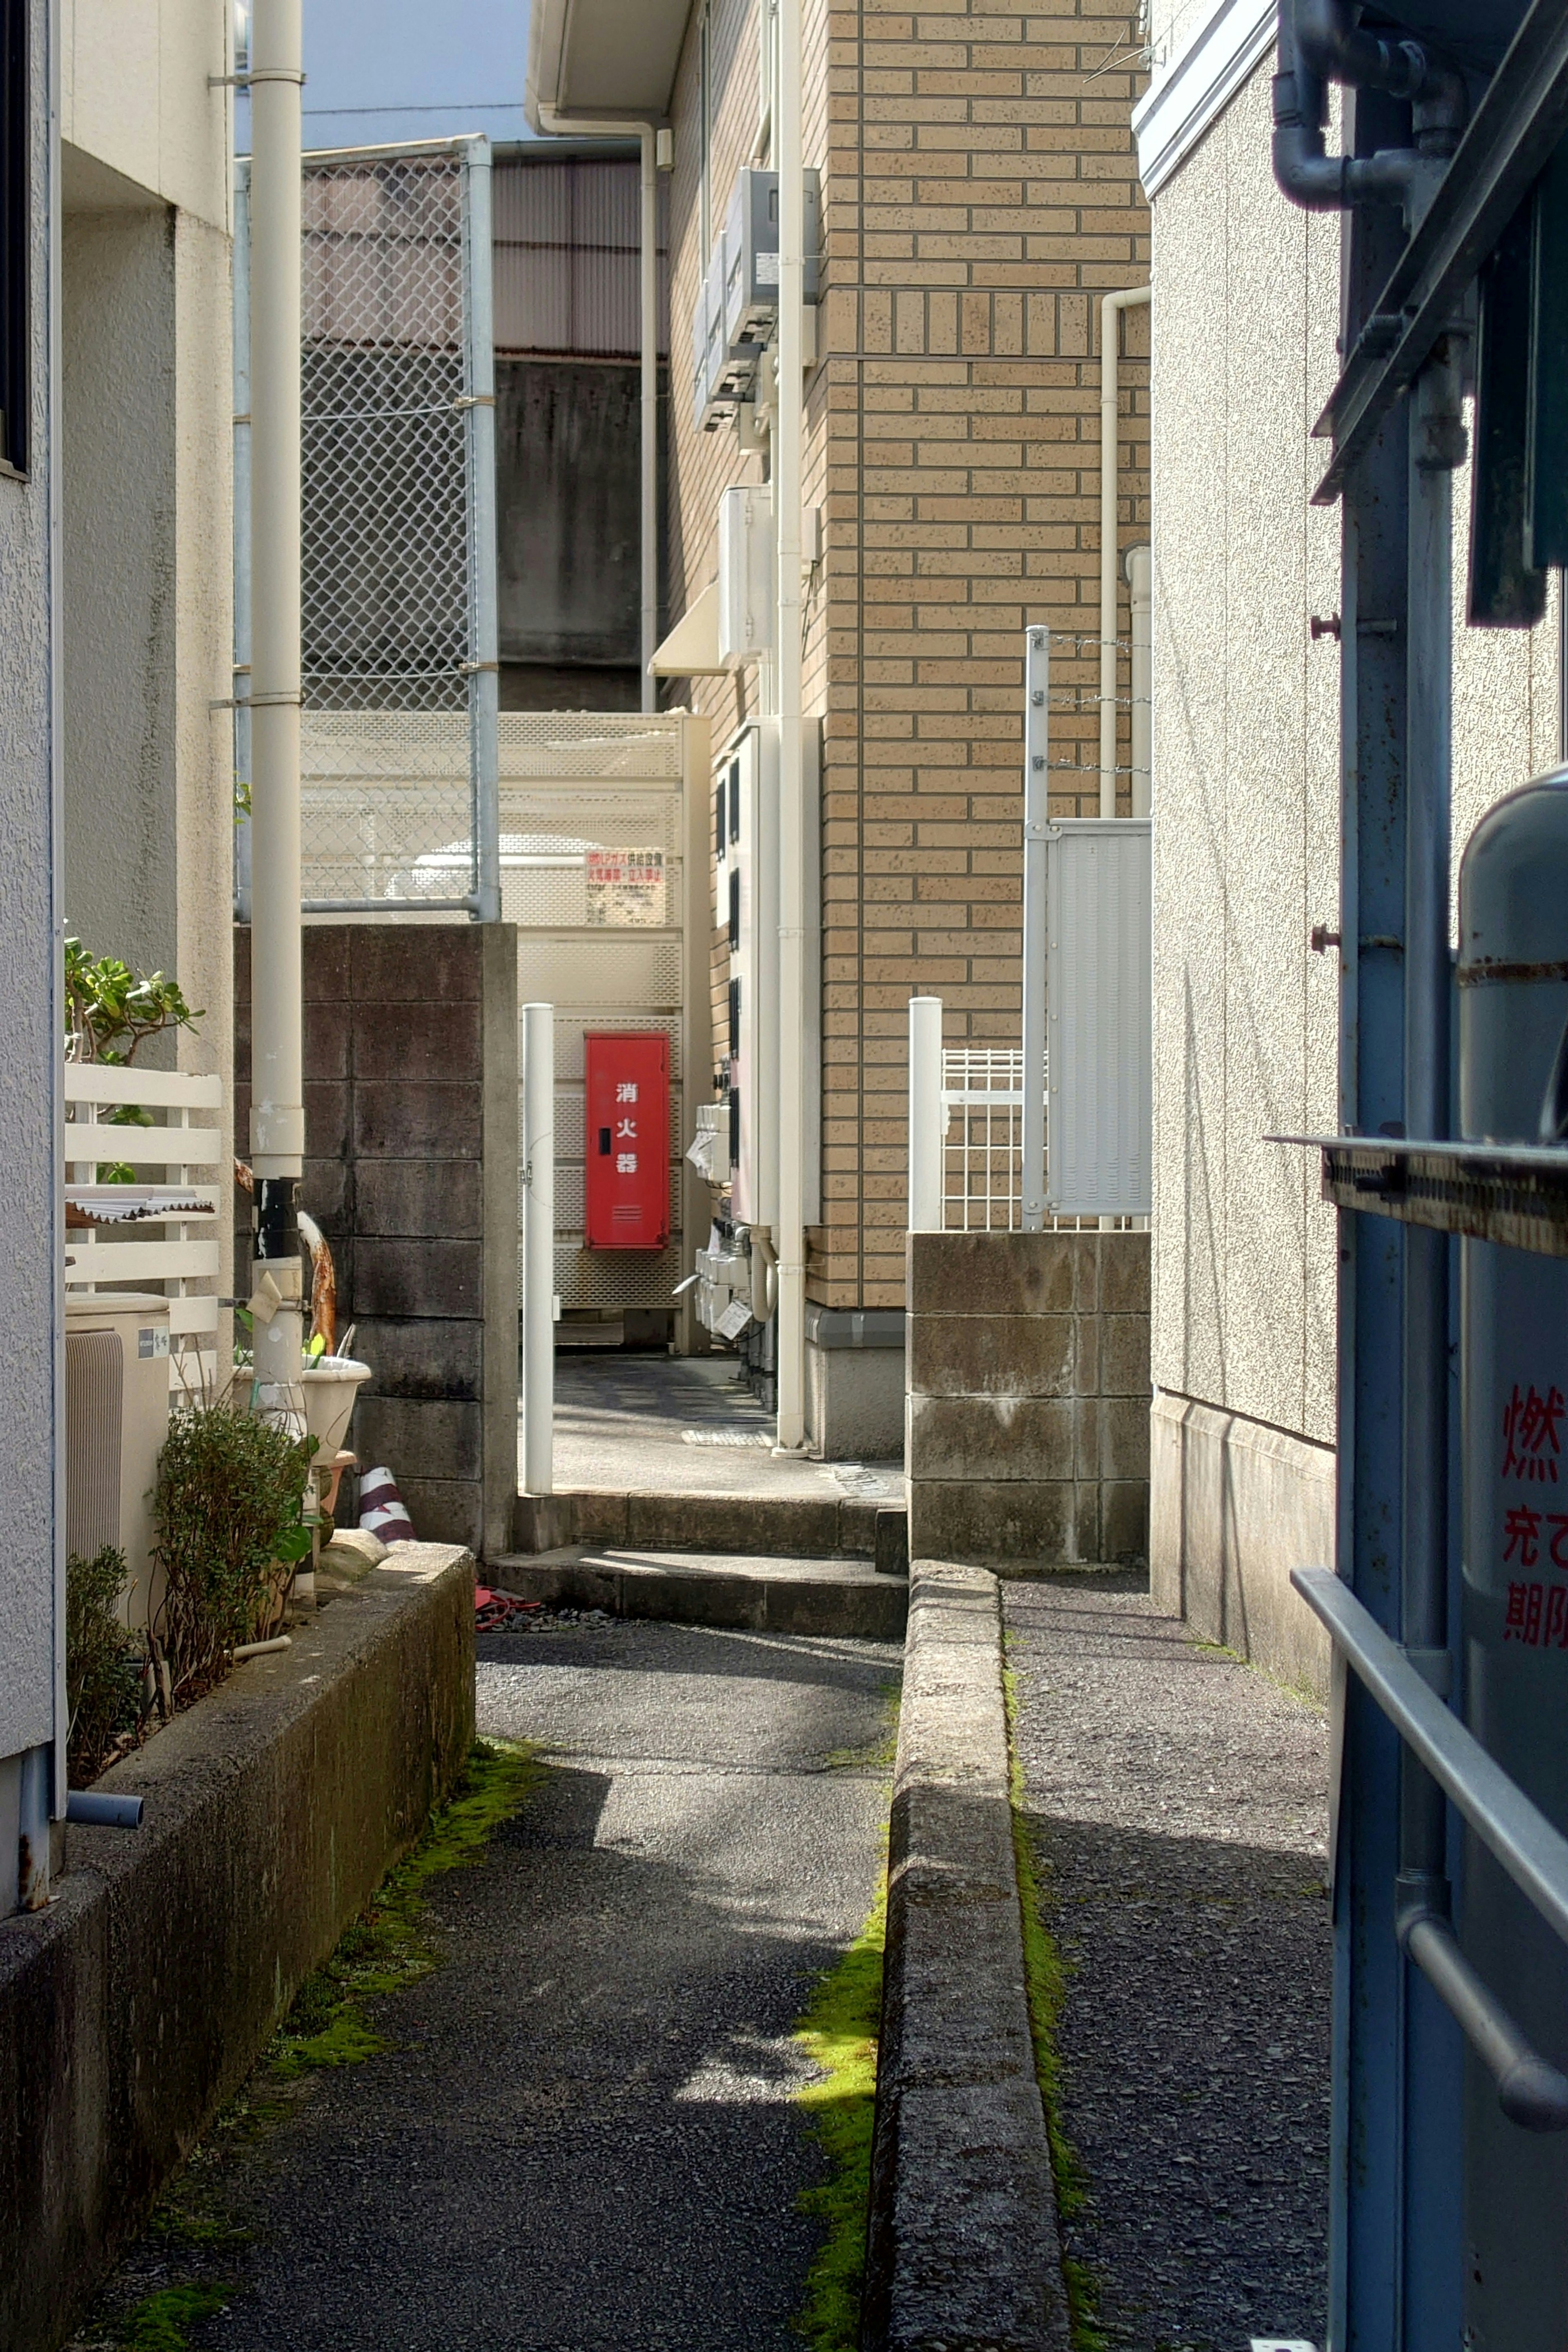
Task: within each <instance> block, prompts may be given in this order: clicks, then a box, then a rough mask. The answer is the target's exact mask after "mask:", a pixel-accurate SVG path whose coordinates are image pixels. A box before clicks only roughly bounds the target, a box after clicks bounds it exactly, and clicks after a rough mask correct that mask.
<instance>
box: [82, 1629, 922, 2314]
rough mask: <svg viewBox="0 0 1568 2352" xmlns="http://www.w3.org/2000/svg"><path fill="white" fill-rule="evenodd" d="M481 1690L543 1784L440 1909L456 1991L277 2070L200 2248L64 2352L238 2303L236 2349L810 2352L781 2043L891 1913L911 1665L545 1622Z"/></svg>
mask: <svg viewBox="0 0 1568 2352" xmlns="http://www.w3.org/2000/svg"><path fill="white" fill-rule="evenodd" d="M478 1672H479V1731H480V1734H481V1736H484V1735H487V1734H488V1735H489V1736H491V1737H492V1738H506V1739H526V1740H528V1741H530V1742H534V1743H538V1745H539V1747H540V1748H541V1750H542V1760H543V1763H544V1768H545V1769H544V1771H543V1774H542V1778H541V1780H539V1782H538V1784H537V1785H536V1787H535V1788H534V1789H533V1790H531V1793H530V1794H529V1795H528V1797H527V1798H526V1800H525V1801H524V1802H523V1804H522V1806H521V1810H520V1811H518V1812H517V1813H516V1815H515V1816H514V1817H513V1818H512V1819H511V1820H510V1821H509V1822H504V1823H503V1824H502V1825H501V1827H500V1829H499V1830H498V1831H497V1832H496V1834H495V1836H494V1838H493V1840H492V1842H491V1844H490V1847H489V1855H488V1858H487V1860H486V1861H485V1862H484V1863H483V1864H481V1865H480V1866H479V1867H478V1868H475V1869H468V1870H458V1871H455V1872H453V1873H451V1874H448V1875H446V1876H444V1877H442V1878H440V1879H437V1881H435V1882H434V1884H433V1887H432V1895H431V1916H432V1925H433V1926H434V1928H435V1930H436V1935H437V1941H438V1945H439V1948H440V1952H441V1956H442V1965H441V1966H440V1967H439V1968H438V1969H437V1971H436V1972H435V1973H434V1974H433V1975H431V1976H429V1977H427V1978H426V1979H424V1980H423V1981H422V1982H420V1983H417V1984H416V1985H414V1986H413V1987H412V1988H410V1989H408V1990H404V1991H400V1992H398V1993H395V1994H394V1995H391V1996H388V1997H386V1998H384V1999H383V2000H373V2001H371V2002H370V2003H369V2004H368V2008H369V2011H370V2014H371V2017H372V2021H373V2023H374V2026H375V2028H376V2029H377V2030H378V2031H379V2032H382V2033H384V2035H385V2036H386V2037H387V2041H388V2044H389V2046H388V2047H387V2048H386V2049H384V2050H383V2051H381V2052H380V2053H376V2054H374V2055H372V2056H370V2057H369V2058H367V2059H365V2060H364V2062H363V2063H359V2064H346V2065H341V2066H337V2067H335V2068H333V2069H331V2071H323V2072H319V2073H316V2074H311V2075H309V2076H307V2077H305V2078H304V2080H303V2083H302V2084H301V2085H300V2086H298V2093H297V2097H294V2098H290V2097H289V2095H288V2093H287V2091H285V2092H284V2093H282V2094H281V2095H280V2093H279V2088H278V2087H277V2085H276V2084H272V2083H270V2082H269V2079H268V2063H267V2061H266V2060H263V2062H262V2065H261V2067H260V2069H259V2070H258V2075H257V2077H255V2078H254V2079H253V2082H252V2084H251V2085H250V2087H249V2090H248V2092H247V2095H246V2096H245V2098H244V2099H243V2100H242V2101H241V2102H240V2110H241V2116H242V2118H243V2119H242V2120H241V2121H240V2122H239V2123H238V2124H237V2125H236V2126H235V2127H233V2128H230V2129H228V2130H225V2129H223V2128H220V2129H218V2130H217V2131H216V2133H214V2134H213V2135H211V2136H210V2137H209V2138H208V2140H207V2143H206V2145H205V2149H204V2152H203V2156H204V2160H203V2162H202V2163H201V2164H200V2165H198V2167H197V2168H196V2178H197V2181H198V2182H199V2187H200V2195H201V2200H202V2205H201V2210H202V2212H203V2215H204V2216H205V2231H206V2236H207V2242H205V2243H199V2244H197V2245H195V2246H194V2247H193V2246H192V2245H190V2244H189V2242H187V2241H185V2240H182V2238H181V2237H180V2235H179V2233H178V2232H177V2231H176V2232H175V2233H174V2235H173V2236H171V2235H170V2234H169V2233H168V2232H167V2231H160V2230H159V2229H158V2228H157V2226H156V2225H155V2226H154V2228H153V2231H152V2232H151V2233H150V2234H149V2235H148V2236H147V2237H145V2238H143V2240H142V2242H141V2243H140V2245H139V2246H138V2248H137V2249H136V2251H135V2252H134V2253H133V2254H132V2257H131V2258H130V2260H129V2261H128V2262H127V2263H126V2264H125V2265H124V2266H123V2267H122V2269H121V2273H119V2275H118V2276H117V2278H116V2279H115V2280H114V2281H113V2282H112V2284H111V2285H110V2289H109V2291H108V2293H107V2294H106V2296H105V2297H104V2298H103V2300H102V2301H101V2302H100V2305H99V2308H98V2310H97V2312H96V2313H95V2315H94V2318H93V2320H92V2321H91V2322H89V2326H88V2327H87V2329H86V2331H85V2332H84V2334H83V2335H82V2336H80V2337H79V2338H78V2339H77V2342H78V2347H79V2352H85V2347H88V2346H90V2345H96V2344H118V2343H120V2342H121V2340H122V2336H121V2326H122V2325H123V2324H124V2323H125V2317H126V2315H127V2314H128V2313H129V2314H135V2313H136V2312H137V2311H138V2310H146V2309H147V2308H148V2307H149V2305H150V2299H151V2305H150V2307H151V2309H152V2311H153V2313H154V2314H156V2313H157V2312H158V2311H159V2309H160V2308H162V2307H166V2306H161V2305H159V2304H158V2302H157V2298H158V2297H159V2296H160V2295H163V2296H164V2297H165V2298H166V2297H167V2296H168V2294H169V2290H170V2289H171V2288H177V2287H178V2286H180V2285H181V2284H184V2283H186V2282H189V2281H193V2280H194V2281H197V2282H205V2283H207V2284H211V2283H213V2282H214V2281H216V2282H217V2283H218V2284H220V2285H222V2286H225V2287H229V2288H231V2289H232V2292H230V2293H228V2294H225V2295H223V2296H222V2297H220V2298H219V2300H220V2301H221V2302H222V2303H223V2304H224V2305H225V2306H226V2307H225V2309H224V2311H223V2315H222V2316H221V2317H216V2316H215V2317H212V2318H211V2319H209V2320H208V2321H207V2322H206V2323H205V2324H204V2325H203V2326H200V2327H199V2328H198V2329H197V2331H196V2333H195V2336H194V2338H193V2341H194V2342H195V2343H197V2344H199V2345H201V2346H202V2347H223V2352H388V2347H397V2352H457V2347H471V2352H481V2347H482V2352H620V2347H633V2346H635V2347H648V2352H717V2347H721V2346H725V2347H731V2346H732V2347H741V2346H745V2347H756V2352H764V2347H765V2352H787V2347H790V2346H792V2345H795V2344H797V2343H798V2342H799V2338H798V2336H796V2335H795V2332H794V2331H793V2329H792V2326H791V2323H792V2320H793V2319H794V2318H795V2315H796V2314H797V2313H798V2312H799V2310H800V2308H801V2305H802V2303H803V2299H804V2296H805V2278H806V2272H807V2269H808V2267H809V2265H810V2263H811V2260H812V2257H813V2254H814V2252H816V2246H817V2243H818V2242H819V2239H820V2236H821V2229H820V2225H819V2224H818V2223H816V2222H815V2221H813V2220H811V2219H810V2218H809V2217H808V2216H807V2215H805V2214H804V2213H802V2212H801V2211H800V2210H799V2201H798V2200H799V2199H800V2196H801V2194H802V2192H803V2191H804V2190H805V2189H808V2188H809V2187H810V2186H811V2185H812V2184H813V2183H814V2182H815V2181H816V2180H818V2179H820V2178H821V2177H822V2171H823V2166H822V2160H821V2157H820V2153H819V2151H818V2149H817V2147H816V2144H815V2142H814V2140H813V2138H812V2137H810V2135H809V2133H808V2130H807V2128H806V2123H805V2117H804V2116H803V2114H802V2111H801V2110H800V2109H799V2108H798V2107H796V2106H795V2105H793V2101H794V2096H795V2093H796V2092H797V2091H798V2090H799V2089H800V2088H801V2086H802V2085H803V2084H805V2083H807V2082H809V2081H810V2080H812V2079H813V2068H812V2066H811V2063H810V2062H809V2060H808V2059H807V2058H806V2057H805V2053H804V2052H803V2051H802V2049H801V2047H800V2045H799V2043H798V2042H795V2040H793V2039H792V2035H793V2032H794V2029H795V2023H796V2021H797V2020H798V2018H799V2017H800V2015H801V2012H802V2011H803V2009H804V2008H805V2003H806V2000H807V1999H808V1996H809V1995H810V1993H811V1990H812V1988H813V1985H814V1983H815V1981H816V1979H817V1978H818V1977H819V1976H820V1975H821V1973H822V1972H823V1971H824V1970H825V1969H828V1968H830V1967H831V1966H832V1965H833V1963H834V1962H835V1961H836V1960H837V1958H838V1957H839V1955H840V1954H841V1953H842V1952H843V1951H844V1950H845V1949H846V1948H847V1946H848V1945H850V1944H851V1943H852V1942H853V1940H854V1938H855V1937H856V1936H857V1935H858V1932H859V1930H860V1927H861V1926H862V1923H863V1922H864V1920H865V1918H866V1916H867V1914H868V1911H869V1910H870V1908H871V1905H872V1902H873V1899H874V1896H875V1894H876V1889H877V1884H878V1880H879V1873H880V1870H881V1866H882V1841H883V1831H884V1825H885V1822H886V1813H887V1799H886V1782H887V1777H888V1770H889V1765H888V1760H887V1752H886V1751H887V1747H888V1737H889V1727H890V1723H891V1719H892V1708H893V1706H894V1704H895V1702H896V1696H897V1689H898V1680H899V1650H898V1648H897V1646H896V1645H895V1644H884V1643H864V1642H841V1641H826V1640H820V1641H819V1640H801V1639H795V1640H780V1639H772V1638H768V1637H765V1636H760V1635H755V1634H750V1633H724V1632H713V1631H710V1630H708V1629H706V1628H700V1627H693V1626H680V1625H665V1624H649V1625H629V1624H613V1623H591V1622H570V1623H562V1622H555V1621H553V1620H552V1621H551V1622H550V1623H549V1624H548V1626H546V1627H545V1628H543V1629H542V1630H540V1631H537V1632H535V1631H527V1632H523V1633H492V1634H488V1635H481V1636H480V1642H479V1670H478ZM280 2099H281V2102H282V2105H281V2114H280V2116H279V2120H278V2121H277V2122H276V2123H274V2124H273V2125H272V2126H269V2127H268V2126H264V2127H262V2128H261V2129H259V2130H258V2131H255V2132H251V2131H249V2130H248V2129H247V2127H246V2124H247V2121H248V2116H247V2112H246V2111H247V2110H251V2111H253V2110H254V2109H255V2108H257V2107H258V2106H260V2107H265V2106H267V2105H271V2106H273V2107H274V2108H278V2107H279V2103H280ZM183 2185H184V2189H185V2191H186V2193H187V2194H189V2193H190V2192H191V2189H192V2186H193V2184H192V2180H191V2177H190V2175H188V2174H187V2176H186V2177H185V2180H184V2184H183ZM235 2232H238V2233H242V2237H241V2239H240V2240H239V2241H238V2242H237V2240H236V2238H235V2236H234V2235H233V2234H231V2233H235ZM215 2236H216V2245H215V2244H214V2243H213V2242H212V2240H213V2238H214V2237H215ZM176 2307H177V2306H176ZM131 2340H138V2339H135V2338H134V2337H132V2339H131ZM148 2340H149V2341H152V2340H153V2339H151V2338H148Z"/></svg>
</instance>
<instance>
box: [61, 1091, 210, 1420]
mask: <svg viewBox="0 0 1568 2352" xmlns="http://www.w3.org/2000/svg"><path fill="white" fill-rule="evenodd" d="M65 1100H66V1131H65V1150H66V1160H67V1173H68V1181H67V1183H66V1265H65V1279H66V1289H67V1292H68V1294H69V1293H71V1292H77V1293H91V1292H93V1291H97V1290H113V1289H122V1290H123V1289H126V1288H129V1289H131V1290H134V1291H148V1292H152V1293H153V1294H154V1295H156V1294H157V1293H159V1292H163V1294H165V1295H166V1296H167V1297H168V1300H169V1382H170V1386H171V1388H172V1389H173V1390H174V1391H175V1393H176V1394H184V1395H191V1396H198V1395H201V1394H204V1393H206V1394H210V1393H212V1392H213V1391H214V1390H215V1387H216V1375H217V1370H218V1365H217V1354H216V1349H217V1324H218V1299H217V1276H218V1259H219V1247H218V1240H217V1234H218V1216H219V1213H220V1211H225V1210H226V1208H227V1204H228V1200H229V1195H230V1193H231V1192H232V1190H233V1181H234V1180H233V1177H232V1175H231V1174H230V1172H229V1169H228V1166H227V1163H226V1160H224V1157H223V1136H222V1133H221V1131H220V1130H219V1129H217V1128H216V1127H211V1126H209V1127H205V1128H204V1127H194V1126H193V1125H192V1124H191V1115H192V1113H193V1112H195V1113H196V1114H197V1115H198V1116H199V1115H203V1114H205V1115H208V1116H213V1115H216V1112H217V1111H219V1110H220V1109H221V1108H222V1105H223V1081H222V1079H221V1078H216V1077H205V1078H204V1077H192V1076H186V1075H185V1073H184V1072H183V1071H176V1070H138V1069H127V1068H125V1067H124V1066H120V1065H116V1064H112V1063H104V1062H86V1063H78V1062H68V1063H67V1065H66V1073H65ZM130 1105H134V1106H135V1107H136V1108H137V1109H138V1110H139V1111H140V1112H141V1113H142V1114H143V1115H144V1116H145V1117H147V1118H154V1117H156V1118H157V1119H158V1120H159V1121H160V1122H161V1123H159V1124H155V1125H152V1126H147V1127H142V1126H119V1125H116V1124H114V1122H113V1118H112V1114H113V1113H114V1112H116V1111H119V1110H123V1109H124V1108H126V1107H127V1106H130ZM106 1114H109V1115H110V1116H106ZM126 1166H129V1168H130V1170H131V1171H132V1174H133V1175H137V1176H140V1177H141V1178H142V1181H132V1182H119V1183H117V1182H109V1181H105V1182H101V1183H100V1181H99V1179H100V1176H102V1177H105V1178H107V1177H108V1176H109V1175H110V1171H111V1170H119V1169H123V1168H124V1167H126ZM153 1170H156V1171H158V1174H157V1176H156V1178H155V1179H152V1178H150V1176H149V1171H153Z"/></svg>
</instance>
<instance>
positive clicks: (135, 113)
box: [60, 0, 234, 229]
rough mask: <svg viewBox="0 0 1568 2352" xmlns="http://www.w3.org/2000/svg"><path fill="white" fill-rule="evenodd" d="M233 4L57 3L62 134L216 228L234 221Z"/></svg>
mask: <svg viewBox="0 0 1568 2352" xmlns="http://www.w3.org/2000/svg"><path fill="white" fill-rule="evenodd" d="M227 19H228V8H227V5H226V0H158V5H156V6H155V7H153V6H148V5H144V0H143V5H130V6H128V5H126V0H60V136H61V138H62V139H63V140H64V141H65V142H66V143H67V144H68V146H71V147H75V148H77V149H79V151H80V152H82V153H84V154H87V155H90V156H93V157H96V158H97V159H98V161H99V162H100V163H105V164H107V165H108V166H109V167H110V170H111V171H114V172H117V173H121V175H122V177H124V178H125V179H127V180H131V181H134V182H135V184H137V186H139V187H142V188H145V189H148V190H150V191H151V192H152V193H153V194H154V195H158V196H162V197H163V199H164V201H165V202H166V203H168V204H172V205H178V206H179V208H180V210H181V211H182V212H187V213H191V214H193V215H195V217H196V218H198V219H200V220H205V221H206V222H207V223H208V224H209V225H210V226H213V227H215V228H219V229H226V228H227V226H228V221H229V184H228V138H229V123H230V120H231V117H232V113H233V107H234V93H233V92H232V90H228V89H222V88H219V89H212V88H211V87H210V86H209V83H208V79H207V78H208V76H209V75H212V76H214V77H215V78H216V79H219V80H220V81H221V79H222V77H223V76H224V75H225V74H226V73H227V72H228V71H229V70H230V69H231V68H230V65H229V62H228V58H227Z"/></svg>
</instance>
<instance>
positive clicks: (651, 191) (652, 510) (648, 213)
mask: <svg viewBox="0 0 1568 2352" xmlns="http://www.w3.org/2000/svg"><path fill="white" fill-rule="evenodd" d="M655 136H656V134H655V131H654V127H653V125H652V123H651V122H648V123H644V125H643V126H642V130H641V131H640V133H639V137H640V140H641V145H642V171H641V185H640V189H639V202H640V205H641V221H642V236H641V244H640V247H639V250H638V254H637V283H638V287H639V289H640V298H641V299H640V310H641V324H642V352H641V368H642V411H641V425H642V480H641V499H642V508H641V512H642V529H641V533H640V541H639V544H640V550H641V576H642V636H641V646H642V652H641V657H640V659H639V662H638V668H639V670H640V671H641V674H642V707H643V709H645V710H657V709H658V679H657V678H656V677H655V676H654V674H653V672H652V670H651V669H650V668H649V667H648V665H649V663H650V662H651V661H652V659H653V656H654V649H655V647H656V646H658V170H657V168H656V162H655V152H654V140H655Z"/></svg>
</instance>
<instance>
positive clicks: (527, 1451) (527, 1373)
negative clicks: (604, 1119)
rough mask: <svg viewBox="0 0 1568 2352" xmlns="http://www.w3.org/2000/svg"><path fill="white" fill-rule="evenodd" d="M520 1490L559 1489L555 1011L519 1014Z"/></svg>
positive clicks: (531, 1009)
mask: <svg viewBox="0 0 1568 2352" xmlns="http://www.w3.org/2000/svg"><path fill="white" fill-rule="evenodd" d="M522 1187H523V1192H522V1198H523V1210H522V1483H523V1486H524V1487H525V1488H526V1489H527V1491H528V1493H529V1494H531V1495H550V1494H553V1492H554V1482H555V1459H554V1457H555V1008H554V1006H553V1005H552V1004H525V1005H524V1006H523V1008H522Z"/></svg>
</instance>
